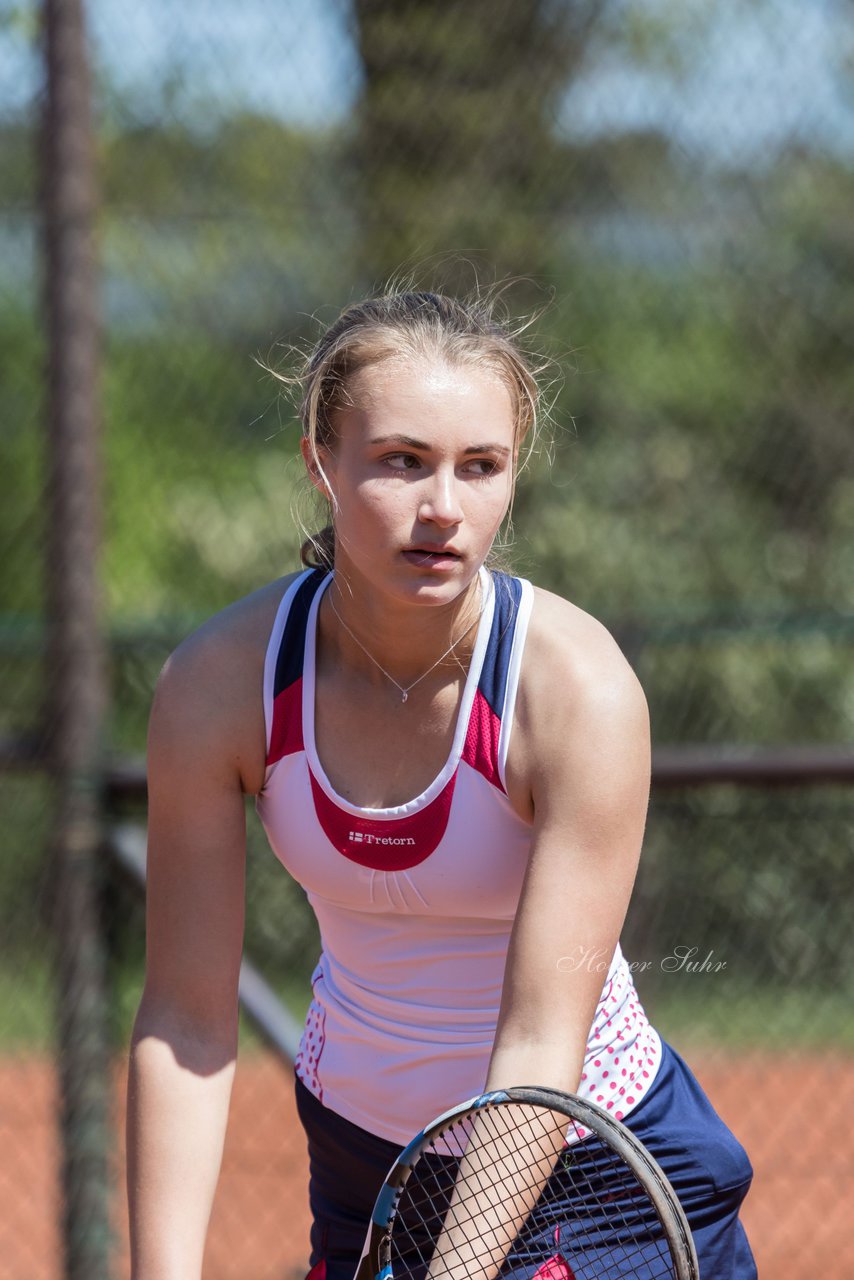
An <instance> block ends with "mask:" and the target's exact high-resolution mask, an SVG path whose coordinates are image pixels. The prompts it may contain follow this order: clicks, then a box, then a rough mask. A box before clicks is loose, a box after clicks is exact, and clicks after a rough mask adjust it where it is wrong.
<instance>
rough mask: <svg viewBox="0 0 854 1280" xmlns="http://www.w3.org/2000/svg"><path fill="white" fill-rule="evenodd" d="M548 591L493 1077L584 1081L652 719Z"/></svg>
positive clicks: (634, 688) (532, 695)
mask: <svg viewBox="0 0 854 1280" xmlns="http://www.w3.org/2000/svg"><path fill="white" fill-rule="evenodd" d="M547 599H548V602H547V604H546V606H545V607H546V611H547V615H548V620H549V622H550V624H551V625H550V626H549V630H548V633H547V634H546V636H545V637H543V636H541V638H540V640H539V642H538V644H537V648H538V650H539V652H538V654H537V657H536V660H535V661H534V662H532V663H530V664H528V663H527V662H526V665H527V666H528V670H529V672H531V676H530V678H529V680H528V681H527V683H526V685H525V686H524V694H523V689H520V699H522V697H523V696H524V703H523V705H522V706H521V707H520V711H521V719H522V734H523V751H522V755H523V762H522V769H523V772H524V774H525V775H526V777H527V778H528V779H530V783H529V785H530V794H531V797H532V800H533V807H534V828H533V839H532V845H531V853H530V858H529V863H528V868H527V872H526V876H525V880H524V884H523V888H522V893H521V897H520V900H519V906H518V909H517V913H516V919H515V922H514V926H513V932H512V935H511V940H510V948H509V952H508V957H507V965H506V970H505V975H504V987H503V993H502V1000H501V1010H500V1014H499V1019H498V1026H497V1030H496V1035H495V1042H494V1046H493V1052H492V1057H491V1059H490V1064H489V1071H488V1075H487V1080H486V1083H485V1088H486V1089H498V1088H503V1087H507V1086H511V1085H544V1086H549V1087H552V1088H556V1089H563V1090H566V1091H567V1092H575V1091H576V1090H577V1088H578V1085H579V1082H580V1078H581V1072H582V1068H583V1063H584V1056H585V1049H586V1044H587V1038H588V1035H589V1033H590V1028H591V1024H592V1022H593V1017H594V1014H595V1011H596V1006H597V1004H598V1002H599V999H600V997H601V994H602V988H603V986H604V983H605V979H606V975H607V971H608V966H609V964H610V961H611V958H612V956H613V954H614V949H615V947H616V945H617V942H618V940H619V936H620V931H621V929H622V926H623V921H624V919H625V915H626V910H627V908H628V904H629V898H630V896H631V892H632V885H633V883H634V878H635V873H636V870H637V864H638V858H639V856H640V850H641V843H642V840H643V832H644V825H645V822H646V813H647V805H648V802H649V782H650V730H649V713H648V709H647V704H646V698H645V696H644V693H643V690H642V688H641V686H640V683H639V681H638V679H637V677H636V676H635V674H634V672H633V671H632V668H631V667H630V665H629V663H628V662H627V660H626V658H625V657H624V656H623V654H622V653H621V651H620V649H619V647H618V645H617V643H616V641H615V640H614V639H613V637H612V636H611V635H610V634H609V633H608V631H607V630H606V629H605V628H604V627H603V626H601V624H600V623H598V622H596V621H595V619H593V618H590V617H589V616H588V615H586V614H583V613H581V611H579V610H576V609H575V608H574V607H573V606H571V605H567V604H566V602H565V601H558V600H557V599H556V598H555V597H548V598H547ZM535 613H536V610H535ZM561 617H562V618H563V619H564V620H565V621H566V623H567V624H568V625H567V627H566V629H565V630H564V629H563V628H560V627H556V626H555V622H556V621H557V619H558V618H561ZM532 622H533V619H532ZM567 633H568V634H567ZM526 656H527V655H526ZM515 732H516V730H514V733H515Z"/></svg>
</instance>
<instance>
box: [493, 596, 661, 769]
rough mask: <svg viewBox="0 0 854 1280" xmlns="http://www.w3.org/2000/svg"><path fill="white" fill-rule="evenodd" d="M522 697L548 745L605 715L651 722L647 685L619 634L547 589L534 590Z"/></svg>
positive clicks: (627, 721)
mask: <svg viewBox="0 0 854 1280" xmlns="http://www.w3.org/2000/svg"><path fill="white" fill-rule="evenodd" d="M519 696H520V700H521V703H522V708H523V714H524V715H525V719H526V720H527V721H528V723H529V724H530V725H532V726H534V725H540V726H541V727H542V728H543V730H544V735H545V738H546V740H547V742H546V745H548V739H549V738H550V737H551V736H552V735H553V734H560V735H562V736H563V735H566V733H567V730H568V728H569V727H570V726H574V727H576V728H578V729H579V731H581V732H584V731H585V726H586V725H587V723H588V722H589V721H590V720H591V719H599V718H600V717H601V716H602V715H607V716H608V717H609V718H611V717H613V718H615V719H616V720H617V721H618V722H619V721H622V722H624V723H625V725H626V727H634V728H637V727H638V726H640V727H641V731H642V729H643V725H644V724H645V723H646V716H647V707H646V698H645V696H644V692H643V689H642V687H641V684H640V681H639V679H638V677H637V675H636V674H635V672H634V670H633V668H632V666H631V664H630V662H629V661H628V659H627V657H626V656H625V654H624V653H623V652H622V650H621V648H620V646H619V644H618V642H617V640H616V639H615V637H614V636H613V635H612V634H611V632H610V631H609V630H608V628H607V627H606V626H605V625H604V623H602V622H600V621H599V619H598V618H595V617H593V615H592V614H590V613H587V612H586V611H585V610H584V609H581V608H580V607H579V606H578V605H576V604H573V603H572V602H571V601H570V600H565V599H564V598H563V597H561V596H558V595H556V594H554V593H553V592H551V591H546V590H545V589H543V588H542V587H535V588H534V604H533V609H532V611H531V619H530V623H529V627H528V636H527V639H526V642H525V660H524V662H523V664H522V678H521V681H520V689H519ZM537 736H538V737H542V735H539V734H538V735H537Z"/></svg>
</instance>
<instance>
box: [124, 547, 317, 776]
mask: <svg viewBox="0 0 854 1280" xmlns="http://www.w3.org/2000/svg"><path fill="white" fill-rule="evenodd" d="M298 576H299V571H298V572H296V573H291V574H287V575H286V576H285V577H283V578H279V579H277V580H276V581H275V582H271V583H268V584H267V585H266V586H263V587H260V588H259V589H258V590H256V591H253V592H252V593H251V594H250V595H248V596H244V597H243V598H242V599H241V600H237V601H235V602H234V603H233V604H231V605H229V606H228V607H227V608H225V609H222V610H221V611H220V612H219V613H216V614H214V615H213V617H211V618H209V619H208V620H207V621H206V622H205V623H203V624H202V626H200V627H198V628H197V629H196V630H195V631H193V632H192V633H191V634H190V635H189V636H187V638H186V639H185V640H183V641H182V642H181V643H180V644H179V645H178V646H177V648H176V649H175V650H174V651H173V652H172V653H171V654H170V656H169V657H168V658H167V660H166V662H165V664H164V666H163V668H162V670H161V672H160V676H159V678H158V681H157V688H156V690H155V696H154V704H153V708H152V716H151V732H150V735H149V751H150V752H151V749H152V747H153V748H154V749H155V750H156V749H157V746H158V743H159V742H161V741H163V740H166V741H169V742H173V741H174V739H175V738H176V737H177V738H178V739H179V743H180V744H181V745H184V746H186V748H187V749H188V750H192V752H193V754H194V756H195V758H197V759H200V758H201V759H204V758H208V759H209V762H210V763H211V764H212V765H213V764H218V765H220V766H221V767H222V768H223V769H226V770H227V769H228V768H229V767H233V768H236V769H237V771H238V773H239V775H240V779H241V784H242V786H243V789H244V790H245V791H248V792H250V793H253V794H254V792H255V791H257V790H258V789H259V788H260V786H261V785H262V783H263V773H264V757H265V733H264V708H263V698H262V690H263V677H264V658H265V655H266V651H267V645H268V642H269V638H270V632H271V630H272V627H273V623H274V621H275V617H276V612H277V610H278V607H279V604H280V602H281V600H282V597H283V596H284V594H285V592H286V591H287V589H288V587H289V586H290V584H291V583H292V582H293V581H294V580H295V579H296V578H297V577H298Z"/></svg>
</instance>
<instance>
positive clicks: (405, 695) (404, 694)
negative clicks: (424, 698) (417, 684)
mask: <svg viewBox="0 0 854 1280" xmlns="http://www.w3.org/2000/svg"><path fill="white" fill-rule="evenodd" d="M408 697H409V690H408V689H404V690H403V692H402V693H401V695H400V700H401V702H405V701H406V699H407V698H408Z"/></svg>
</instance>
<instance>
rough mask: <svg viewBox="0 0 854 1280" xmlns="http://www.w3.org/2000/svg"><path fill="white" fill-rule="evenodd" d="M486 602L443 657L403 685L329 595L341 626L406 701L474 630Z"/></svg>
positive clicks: (401, 698)
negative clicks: (371, 649)
mask: <svg viewBox="0 0 854 1280" xmlns="http://www.w3.org/2000/svg"><path fill="white" fill-rule="evenodd" d="M481 595H483V591H482V590H481ZM484 604H485V602H482V603H481V606H480V611H479V613H478V615H477V617H476V618H475V619H474V622H471V623H469V625H468V626H467V627H466V629H465V631H464V632H463V633H462V635H460V636H457V638H456V640H455V641H454V643H453V644H451V645H449V646H448V648H447V649H446V650H445V652H444V653H443V654H442V655H441V657H439V658H437V659H436V661H435V662H434V663H433V665H432V666H431V667H428V668H427V670H426V671H425V672H424V675H421V676H419V677H418V679H417V680H413V681H412V684H407V685H402V684H398V682H397V680H395V678H394V676H392V675H389V673H388V672H387V671H386V669H385V667H384V666H383V665H382V663H380V662H377V660H376V658H375V657H374V655H373V654H372V653H371V652H370V650H369V649H366V648H365V646H364V645H363V644H362V642H361V640H360V639H359V637H358V636H357V635H355V634H354V633H353V632H352V631H351V630H350V628H349V627H348V626H347V623H346V622H345V621H344V619H343V618H342V617H341V614H340V613H339V612H338V610H337V609H336V608H335V600H334V599H333V597H332V595H330V596H329V605H330V608H331V609H332V612H333V613H334V614H335V617H336V618H337V619H338V621H339V622H340V623H341V626H342V627H343V628H344V630H345V631H346V632H347V634H348V635H349V636H351V637H352V639H353V640H355V641H356V644H357V645H358V646H359V648H360V649H361V650H362V653H364V654H365V655H366V656H367V657H368V658H370V660H371V662H372V663H373V664H374V666H375V667H379V669H380V671H381V672H382V673H383V675H384V676H385V678H386V680H390V681H391V682H392V684H393V685H394V686H395V688H396V689H399V690H400V700H401V702H406V699H407V698H408V697H409V691H410V689H414V688H415V686H416V685H417V684H420V683H421V681H422V680H424V679H426V677H427V676H429V674H430V672H431V671H435V669H436V667H438V665H439V663H440V662H443V661H444V660H445V658H447V656H448V654H449V653H452V652H453V651H454V649H456V647H457V645H458V644H459V643H460V641H461V640H465V638H466V636H467V635H468V633H469V632H470V631H471V630H472V628H473V627H474V626H476V625H477V623H478V622H480V619H481V617H482V615H483V610H484Z"/></svg>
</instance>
